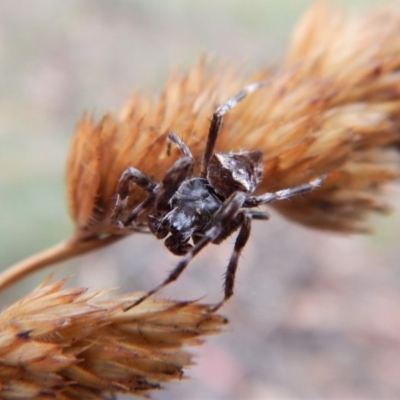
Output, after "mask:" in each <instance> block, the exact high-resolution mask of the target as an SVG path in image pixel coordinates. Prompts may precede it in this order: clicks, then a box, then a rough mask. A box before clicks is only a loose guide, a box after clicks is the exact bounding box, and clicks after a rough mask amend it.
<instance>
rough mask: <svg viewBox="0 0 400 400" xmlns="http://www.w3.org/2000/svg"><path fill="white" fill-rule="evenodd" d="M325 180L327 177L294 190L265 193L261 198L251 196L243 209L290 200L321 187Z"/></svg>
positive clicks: (321, 177)
mask: <svg viewBox="0 0 400 400" xmlns="http://www.w3.org/2000/svg"><path fill="white" fill-rule="evenodd" d="M324 179H325V175H324V176H320V177H319V178H317V179H314V180H313V181H311V182H309V183H305V184H303V185H299V186H295V187H293V188H289V189H283V190H278V191H277V192H273V193H264V194H262V195H260V196H250V197H248V198H247V199H246V201H245V202H244V204H243V207H249V208H251V207H257V206H259V205H261V204H268V203H273V202H274V201H278V200H284V199H289V198H290V197H294V196H299V195H301V194H304V193H308V192H311V191H313V190H314V189H316V188H317V187H320V186H321V184H322V182H323V181H324Z"/></svg>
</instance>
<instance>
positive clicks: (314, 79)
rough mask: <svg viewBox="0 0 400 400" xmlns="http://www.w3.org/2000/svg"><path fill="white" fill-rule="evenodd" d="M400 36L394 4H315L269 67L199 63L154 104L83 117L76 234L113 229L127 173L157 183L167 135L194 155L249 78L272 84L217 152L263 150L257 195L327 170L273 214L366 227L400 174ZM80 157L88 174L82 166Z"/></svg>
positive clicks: (248, 105) (240, 115)
mask: <svg viewBox="0 0 400 400" xmlns="http://www.w3.org/2000/svg"><path fill="white" fill-rule="evenodd" d="M399 33H400V10H399V9H398V8H394V7H387V8H384V9H378V10H377V11H375V12H374V13H371V14H370V15H367V16H364V17H362V18H361V17H352V18H345V17H344V16H343V15H342V14H341V13H340V12H339V11H336V10H332V9H330V8H329V7H328V6H326V5H317V6H315V7H314V8H312V9H311V10H310V11H309V12H308V13H307V14H306V16H305V17H304V18H303V20H302V21H301V22H300V24H299V26H298V28H297V29H296V30H295V34H294V36H293V39H292V42H291V45H290V46H289V50H288V53H287V57H286V60H285V62H284V63H283V64H282V66H280V67H276V68H275V69H274V71H273V72H270V71H269V70H261V71H259V72H257V73H256V74H254V75H253V76H252V77H247V78H244V77H242V76H240V75H239V74H236V73H234V70H233V68H229V67H227V66H224V68H223V69H221V68H220V67H219V66H218V65H214V66H212V65H210V63H207V62H205V61H204V60H202V61H201V62H199V63H198V64H197V65H195V66H194V67H193V68H192V70H191V71H189V73H188V74H187V75H186V76H181V75H179V74H176V73H175V74H173V75H172V76H171V78H170V79H169V80H168V81H167V83H166V85H165V87H164V89H163V91H162V93H161V94H160V96H159V97H158V98H157V99H156V100H151V99H150V97H149V96H145V95H139V94H137V95H135V96H133V97H132V98H131V99H130V100H129V102H128V104H127V105H126V107H125V108H124V109H123V111H122V113H121V115H120V116H119V117H117V116H113V115H107V116H105V117H104V118H103V119H102V120H101V121H100V122H99V123H93V122H92V121H91V120H90V119H89V118H84V119H83V120H82V121H81V123H80V125H79V126H78V130H77V133H76V134H75V137H74V143H73V146H72V150H71V153H70V162H69V164H68V171H67V176H68V191H69V207H70V212H71V215H72V217H73V218H74V220H75V222H76V225H77V228H78V230H77V235H78V237H79V235H80V234H84V235H86V236H87V235H88V234H89V235H90V232H92V233H94V234H95V233H96V232H97V233H99V232H100V233H102V234H115V233H116V232H115V227H113V226H112V225H111V224H110V223H109V217H110V212H111V210H112V208H113V205H114V201H115V194H116V185H117V181H118V178H119V176H120V174H121V172H122V171H123V170H124V169H125V168H126V167H128V166H131V165H133V166H134V167H136V168H138V169H140V170H141V171H143V172H144V173H146V174H148V175H149V176H152V177H153V178H154V179H155V180H156V181H159V180H160V179H162V177H163V175H164V173H165V171H166V169H167V168H168V167H169V166H170V165H171V164H172V163H173V162H174V161H175V159H176V158H177V157H178V154H177V152H175V153H173V155H172V156H169V155H168V153H167V144H166V134H167V132H168V131H170V130H172V131H174V132H175V133H176V134H177V135H178V136H180V137H181V138H182V139H183V140H184V141H185V143H186V144H187V145H188V146H189V148H190V149H191V151H192V153H193V155H194V157H195V159H196V160H200V159H201V155H202V152H203V151H204V146H205V140H206V135H207V133H208V127H209V119H210V117H211V115H212V112H213V111H214V110H215V107H216V106H217V105H218V104H220V103H221V102H223V101H225V100H227V99H228V98H229V97H230V96H232V95H233V94H235V93H236V92H237V91H238V90H240V89H241V88H243V87H244V86H245V85H246V83H248V82H249V81H254V80H260V79H263V78H265V77H270V79H271V82H270V84H269V85H266V86H265V87H264V88H262V89H260V90H258V91H256V92H254V93H252V94H251V95H249V96H248V97H247V98H246V99H245V100H244V101H242V102H241V103H240V105H238V106H237V107H236V108H235V109H234V110H232V111H231V112H230V113H228V114H227V115H226V117H225V119H224V124H223V128H222V132H221V134H220V137H219V138H218V141H217V150H218V151H220V152H229V151H235V150H239V149H243V148H245V149H248V150H255V149H257V150H262V151H263V154H264V155H263V160H264V173H263V179H262V183H261V184H260V185H259V188H258V192H259V193H261V192H265V191H276V190H279V189H282V188H287V187H292V186H295V185H298V184H302V183H306V182H308V181H309V180H311V179H314V178H316V177H317V176H319V175H322V174H328V178H327V179H326V181H325V182H324V184H323V186H322V187H321V188H319V189H318V190H315V191H314V192H313V193H311V194H308V195H306V196H304V197H303V198H298V199H294V200H291V201H287V202H278V203H276V205H275V206H276V208H277V209H278V210H279V211H281V212H282V213H283V214H284V215H286V216H287V217H289V218H291V219H293V220H295V221H298V222H301V223H303V224H306V225H310V226H313V227H318V228H323V229H330V230H336V231H344V232H357V231H365V230H368V224H367V223H366V218H367V217H368V215H369V214H370V213H371V212H384V211H387V209H388V207H387V205H386V204H385V202H384V201H383V200H382V196H381V195H382V188H383V186H384V184H385V183H387V182H388V181H391V180H394V179H395V178H397V177H398V176H399V171H400V157H399V153H398V152H397V151H393V147H394V146H395V145H396V144H397V143H398V142H399V131H400V121H399V117H400V100H399V95H400V74H399V72H398V70H399V67H400V35H399ZM85 143H94V144H95V146H93V147H92V146H89V147H88V146H87V145H85ZM99 159H101V163H98V162H97V160H99ZM76 160H85V161H87V164H88V165H89V166H90V168H87V169H86V168H85V170H82V162H77V161H76ZM85 166H86V164H85ZM197 167H198V165H197ZM93 176H95V179H92V178H93ZM95 193H96V195H95ZM141 199H143V193H142V191H141V190H140V189H138V190H137V191H134V192H133V194H132V196H131V197H130V199H129V201H130V202H131V203H132V206H134V205H135V204H137V203H138V201H139V200H141ZM90 202H91V207H90V206H89V203H90ZM82 228H85V229H83V230H82ZM117 234H118V232H117ZM119 234H123V232H119Z"/></svg>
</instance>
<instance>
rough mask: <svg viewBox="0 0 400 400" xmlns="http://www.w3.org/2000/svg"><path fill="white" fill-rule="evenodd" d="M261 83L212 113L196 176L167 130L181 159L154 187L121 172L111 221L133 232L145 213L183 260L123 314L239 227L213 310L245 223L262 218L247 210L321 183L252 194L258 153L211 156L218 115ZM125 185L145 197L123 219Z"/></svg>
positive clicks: (242, 241)
mask: <svg viewBox="0 0 400 400" xmlns="http://www.w3.org/2000/svg"><path fill="white" fill-rule="evenodd" d="M263 85H265V82H259V83H253V84H250V85H248V86H246V87H245V88H244V89H243V90H242V91H240V92H239V93H238V94H237V95H236V96H234V97H232V98H231V99H229V100H228V101H227V102H226V103H224V104H222V105H221V106H219V107H218V108H217V109H216V111H215V112H214V114H213V118H212V120H211V125H210V129H209V133H208V138H207V144H206V147H205V151H204V155H203V159H202V162H201V169H200V176H199V177H193V176H192V174H193V169H194V160H193V156H192V154H191V152H190V150H189V148H188V147H187V146H186V144H185V143H184V142H183V141H182V140H181V139H179V137H178V136H176V135H175V134H174V133H172V132H170V133H169V134H168V140H169V141H171V142H172V143H174V144H175V145H176V146H177V147H178V148H179V149H180V151H181V153H182V157H181V158H180V159H178V160H177V161H176V162H175V163H174V164H173V165H172V167H171V168H170V169H169V170H168V171H167V173H166V175H165V177H164V179H163V180H162V181H161V182H160V183H158V184H157V183H156V182H154V181H152V180H151V179H150V178H148V177H147V176H146V175H144V174H143V173H142V172H140V171H139V170H137V169H135V168H133V167H129V168H127V169H126V170H125V171H124V172H123V173H122V175H121V178H120V180H119V183H118V189H117V193H118V195H117V201H116V204H115V208H114V210H113V214H112V220H113V221H114V222H116V223H118V224H120V225H121V224H122V225H123V226H124V227H127V226H132V227H133V228H135V227H136V220H137V218H138V217H139V216H140V215H141V214H143V213H145V212H146V213H147V219H148V223H147V225H148V228H149V230H150V231H151V233H153V234H154V235H155V236H156V237H157V238H159V239H165V245H166V247H167V248H168V249H169V250H170V251H171V252H172V253H173V254H176V255H182V256H183V257H182V259H181V260H180V262H179V263H178V264H177V266H176V267H175V268H174V269H173V270H172V271H171V273H170V274H169V275H168V277H167V279H165V280H164V282H162V283H161V284H160V285H158V286H157V287H155V288H154V289H152V290H150V291H149V292H147V293H146V294H145V295H144V296H142V297H141V298H140V299H139V300H138V301H136V302H135V303H132V304H131V305H129V306H128V307H126V310H128V309H130V308H132V307H134V306H135V305H137V304H139V303H141V302H142V301H143V300H145V299H146V298H147V297H149V296H150V295H152V294H154V293H156V292H158V291H159V290H160V289H162V288H163V287H165V286H166V285H168V284H169V283H171V282H173V281H175V280H176V279H177V278H178V277H179V275H180V274H181V273H182V272H183V270H184V269H185V268H186V267H187V265H188V264H189V263H190V261H191V260H192V258H193V257H195V256H196V254H198V253H199V252H200V251H201V250H202V249H203V248H204V247H205V246H206V245H207V244H209V243H215V244H219V243H221V242H223V241H224V240H225V239H226V238H227V237H228V236H230V235H231V234H232V233H233V232H235V231H237V230H238V229H239V233H238V236H237V238H236V241H235V245H234V250H233V252H232V256H231V259H230V261H229V264H228V267H227V271H226V275H225V295H224V299H223V300H222V301H221V302H220V303H218V304H217V305H216V306H215V307H214V308H213V309H214V310H217V309H218V308H219V307H220V306H221V305H222V304H223V303H224V302H225V301H227V300H228V299H229V298H230V297H231V296H232V294H233V286H234V282H235V274H236V269H237V265H238V261H239V256H240V254H241V252H242V250H243V248H244V247H245V245H246V242H247V240H248V238H249V235H250V229H251V220H252V219H264V220H265V219H268V214H267V213H265V212H261V211H254V210H252V208H254V207H258V206H259V205H262V204H267V203H271V202H273V201H276V200H282V199H286V198H289V197H292V196H297V195H300V194H303V193H306V192H309V191H311V190H313V189H314V188H316V187H318V186H319V185H320V184H321V182H322V181H323V178H322V177H320V178H317V179H315V180H314V181H311V182H309V183H306V184H303V185H300V186H296V187H294V188H290V189H284V190H280V191H278V192H275V193H265V194H263V195H260V196H253V192H254V191H255V190H256V188H257V185H258V184H259V182H260V180H261V175H262V160H261V159H262V153H261V151H257V150H256V151H242V152H238V153H229V154H219V153H216V154H214V147H215V142H216V139H217V136H218V133H219V130H220V127H221V124H222V117H223V115H224V114H225V113H227V112H228V111H229V110H231V109H232V108H233V107H234V106H235V105H236V104H237V103H238V102H239V101H240V100H242V99H243V98H244V97H246V96H247V94H249V93H251V92H253V91H255V90H257V89H259V88H260V87H261V86H263ZM130 182H134V183H135V184H137V185H138V186H140V187H141V188H142V189H143V190H145V191H146V192H147V193H148V195H147V197H146V198H145V200H144V201H143V202H142V203H141V204H139V205H138V206H137V207H136V208H135V209H133V210H132V211H131V212H130V215H129V217H128V218H125V219H122V218H121V215H122V214H123V211H125V208H126V203H127V198H128V196H129V190H130V187H129V183H130Z"/></svg>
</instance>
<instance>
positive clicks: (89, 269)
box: [0, 0, 400, 400]
mask: <svg viewBox="0 0 400 400" xmlns="http://www.w3.org/2000/svg"><path fill="white" fill-rule="evenodd" d="M348 3H349V2H345V1H340V2H339V1H337V2H336V4H338V5H341V6H343V7H345V8H347V9H349V7H351V10H352V12H361V11H362V10H366V9H367V8H369V7H371V6H372V5H373V4H378V3H379V0H376V1H372V0H371V1H365V0H359V1H353V2H352V4H351V5H349V4H348ZM310 4H311V2H310V1H305V0H296V1H295V0H292V1H290V0H283V1H277V0H264V1H262V0H258V1H257V0H248V1H240V0H214V1H209V0H203V1H202V2H194V1H192V2H189V1H183V0H165V1H163V2H161V1H158V2H155V1H133V0H132V1H129V0H115V1H107V0H103V1H100V0H98V1H94V0H93V1H90V0H87V1H78V0H69V1H68V2H67V1H65V2H61V1H51V0H36V1H35V2H28V1H22V0H17V1H15V2H0V66H1V67H0V71H1V73H0V171H1V172H0V212H1V223H0V239H1V241H0V243H1V244H0V266H1V268H6V267H8V266H9V265H11V264H12V263H14V262H16V261H18V260H20V259H22V258H24V257H26V256H28V255H30V254H32V253H34V252H37V251H40V250H42V249H44V248H46V247H48V246H51V245H53V244H55V243H56V242H58V241H59V240H62V239H63V238H65V237H67V236H68V235H69V234H70V232H71V229H72V224H71V222H70V221H69V218H68V215H67V213H66V206H65V199H64V197H65V188H64V181H63V179H64V163H65V159H66V155H67V151H68V146H69V142H70V138H71V134H72V132H73V131H74V127H75V124H76V122H77V120H78V119H79V118H80V116H81V115H82V113H83V112H84V111H88V112H94V114H95V115H97V116H100V115H101V114H102V113H104V112H105V111H107V110H118V108H119V107H120V106H121V105H122V104H123V103H124V101H125V100H126V99H127V98H128V96H129V94H130V93H132V91H133V90H134V89H137V88H141V89H142V90H145V91H151V92H156V91H157V90H158V89H159V88H160V87H161V85H162V82H163V81H164V79H165V78H166V76H167V75H168V72H169V71H170V70H171V69H172V68H173V67H176V66H179V67H181V68H182V69H187V68H189V67H190V65H192V64H193V63H194V62H195V61H196V59H197V58H198V57H199V56H200V55H201V54H204V53H213V54H215V55H216V56H218V57H219V58H221V59H224V60H229V61H231V62H233V63H238V65H240V66H242V67H243V68H246V69H247V70H248V71H252V70H253V69H254V70H255V69H256V68H258V67H260V66H263V65H266V64H267V63H269V62H271V61H276V60H278V59H279V56H280V55H281V54H282V53H283V52H284V49H285V44H286V42H287V40H288V38H289V35H290V32H291V30H292V28H293V26H294V23H295V21H296V20H297V19H298V18H299V17H300V16H301V14H302V13H303V12H304V10H306V9H307V8H308V6H309V5H310ZM390 196H391V202H392V203H393V204H395V205H396V204H397V210H399V209H400V191H399V189H398V188H392V190H391V191H390ZM272 216H273V218H272V219H271V221H269V222H256V223H254V229H253V232H252V237H251V240H250V243H249V245H248V246H247V248H246V250H245V252H244V255H243V257H242V259H241V263H240V270H239V272H238V280H237V284H236V296H235V297H234V298H233V300H231V302H230V303H229V304H228V305H227V306H226V307H225V308H224V309H223V313H224V314H225V315H226V316H228V317H229V319H230V321H231V323H230V325H229V326H228V328H227V331H226V333H224V334H222V335H219V336H218V337H213V338H211V339H210V340H208V341H207V343H206V344H205V346H203V347H201V348H197V349H195V353H196V355H197V357H196V362H197V365H196V366H195V367H193V368H192V369H190V370H189V371H188V375H189V376H191V377H192V379H190V380H187V381H184V382H180V383H177V384H172V385H169V387H168V390H166V391H162V392H159V393H155V394H154V395H153V398H154V399H171V400H172V399H193V400H201V399H209V400H228V399H232V400H242V399H252V400H261V399H272V400H275V399H277V400H283V399H285V400H286V399H399V398H400V265H399V258H400V249H399V246H398V237H399V233H400V227H399V226H400V225H399V222H400V212H399V211H396V212H395V213H393V215H391V216H389V217H381V218H376V219H375V220H374V226H375V228H376V229H375V230H376V231H375V234H374V235H371V236H367V237H365V236H340V235H336V234H329V233H322V232H318V231H312V230H309V229H306V228H303V227H301V226H298V225H295V224H293V223H290V222H288V221H286V220H284V219H283V218H281V217H280V216H279V215H278V214H276V213H275V212H273V211H272ZM233 242H234V238H230V239H229V240H227V241H226V243H224V244H223V245H221V246H220V247H215V246H209V247H208V248H207V249H206V250H205V251H204V254H201V255H200V256H199V257H198V259H197V260H196V261H195V262H193V265H192V266H191V267H190V268H189V269H188V270H187V272H185V274H184V275H183V277H182V278H181V279H180V281H179V282H178V283H176V284H174V285H173V286H170V287H169V288H168V289H167V290H165V291H164V292H163V294H162V295H163V296H167V297H171V298H180V299H191V298H198V297H202V296H206V298H205V300H206V301H217V300H219V299H220V298H221V295H222V293H221V286H222V278H221V277H222V274H223V273H224V270H225V266H226V264H227V261H228V258H229V255H230V252H231V249H232V246H233ZM160 260H162V262H161V263H160ZM176 262H177V258H176V257H174V256H172V255H170V254H169V253H168V252H167V250H166V249H165V248H164V247H163V244H162V242H161V241H157V240H156V239H155V238H154V237H151V236H145V235H143V236H140V235H135V236H133V237H130V238H127V239H125V240H123V241H121V242H120V243H118V244H116V245H114V246H112V247H110V248H107V249H104V250H101V251H97V252H95V253H93V254H90V255H87V256H84V257H81V258H79V259H76V260H73V261H71V262H68V263H64V264H63V265H62V266H61V268H60V269H59V270H58V271H57V274H56V275H57V276H66V275H70V274H73V273H74V274H75V276H74V278H73V279H72V280H71V282H70V283H69V284H70V285H85V286H90V287H96V288H100V287H110V286H115V287H120V291H121V292H127V291H131V290H146V289H150V288H152V287H153V286H154V285H156V284H158V283H159V282H160V281H161V280H162V279H164V277H165V276H166V273H167V271H168V270H170V269H171V268H172V267H173V266H174V265H175V263H176ZM50 271H51V269H48V270H46V271H42V272H41V273H37V274H35V275H34V276H31V277H29V278H28V279H25V280H24V281H22V282H20V283H18V284H17V285H15V286H13V287H12V288H10V289H8V290H6V291H4V292H3V293H1V295H0V296H1V299H0V300H1V305H2V306H5V305H7V304H9V303H11V302H12V301H15V300H16V299H18V298H19V297H21V296H22V295H23V294H24V293H26V292H27V291H30V290H31V289H32V288H33V287H34V286H35V285H37V284H38V283H39V282H40V281H41V280H42V279H43V278H44V277H45V276H47V274H48V273H49V272H50ZM120 398H121V399H122V398H124V397H123V396H121V397H120Z"/></svg>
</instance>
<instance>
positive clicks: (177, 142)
mask: <svg viewBox="0 0 400 400" xmlns="http://www.w3.org/2000/svg"><path fill="white" fill-rule="evenodd" d="M167 139H168V140H169V141H171V142H172V143H173V144H174V145H175V146H177V147H178V148H179V150H180V151H181V153H182V155H183V156H184V157H190V158H191V159H192V160H193V156H192V153H191V152H190V150H189V147H187V146H186V144H185V143H184V142H183V140H181V139H180V138H179V137H178V136H177V135H176V134H175V133H174V132H169V133H168V136H167Z"/></svg>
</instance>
